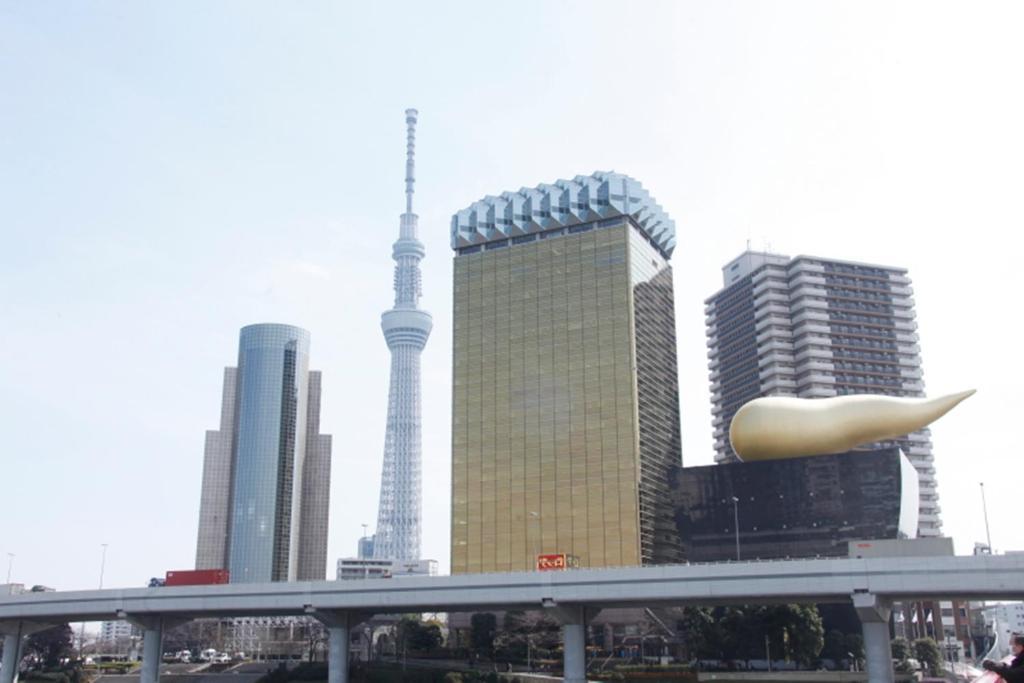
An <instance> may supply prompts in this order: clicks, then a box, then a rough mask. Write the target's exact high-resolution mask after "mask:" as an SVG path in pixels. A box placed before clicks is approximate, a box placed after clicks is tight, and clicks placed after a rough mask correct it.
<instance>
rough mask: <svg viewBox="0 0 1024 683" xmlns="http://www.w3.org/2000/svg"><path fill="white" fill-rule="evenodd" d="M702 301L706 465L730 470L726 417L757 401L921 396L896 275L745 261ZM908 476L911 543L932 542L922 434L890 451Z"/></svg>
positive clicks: (908, 317) (778, 260)
mask: <svg viewBox="0 0 1024 683" xmlns="http://www.w3.org/2000/svg"><path fill="white" fill-rule="evenodd" d="M722 274H723V279H724V287H723V289H722V290H721V291H719V292H718V293H716V294H715V295H714V296H712V297H711V298H709V299H707V301H705V304H706V307H705V309H704V310H705V314H706V315H707V318H706V322H707V336H708V341H707V345H708V349H709V351H708V358H709V359H710V362H709V365H708V367H709V369H710V371H711V373H710V380H711V393H712V396H711V403H712V416H713V430H714V447H715V461H716V462H719V463H724V462H732V461H735V460H736V454H735V453H734V452H733V450H732V446H731V445H730V443H729V425H730V423H731V422H732V418H733V415H735V413H736V411H737V410H738V409H739V408H740V407H741V406H742V405H743V404H744V403H746V402H747V401H750V400H751V399H754V398H757V397H759V396H797V397H800V398H822V397H829V396H842V395H846V394H886V395H889V396H923V394H924V382H923V381H922V372H921V357H920V347H919V346H918V336H917V333H916V331H915V330H916V329H917V324H916V323H915V322H914V300H913V298H912V295H913V290H912V289H911V287H910V278H909V277H907V271H906V270H905V269H903V268H891V267H888V266H879V265H873V264H866V263H854V262H850V261H839V260H835V259H823V258H815V257H810V256H797V257H796V258H789V257H787V256H782V255H779V254H769V253H761V252H754V251H749V250H748V251H746V252H744V253H743V254H741V255H740V256H738V257H737V258H735V259H733V260H732V261H731V262H729V263H728V264H726V266H725V267H724V268H723V269H722ZM894 445H898V446H899V447H900V448H901V449H902V450H903V452H904V453H905V454H906V455H907V458H908V459H909V460H910V462H911V464H913V466H914V468H915V469H916V470H917V473H918V478H919V483H920V509H919V515H918V523H919V526H918V535H920V536H937V535H939V534H940V533H941V523H940V521H939V511H940V510H939V505H938V493H937V490H936V482H935V467H934V464H933V458H932V445H931V440H930V433H929V431H928V430H927V429H923V430H921V431H919V432H915V433H913V434H909V435H907V436H906V437H904V438H902V439H899V440H897V441H896V442H880V443H878V444H874V445H872V446H871V447H872V448H887V447H891V446H894Z"/></svg>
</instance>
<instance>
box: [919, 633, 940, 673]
mask: <svg viewBox="0 0 1024 683" xmlns="http://www.w3.org/2000/svg"><path fill="white" fill-rule="evenodd" d="M913 648H914V657H915V658H916V659H917V661H919V662H921V664H922V665H923V666H924V667H925V668H927V669H928V671H929V672H931V673H932V674H937V673H939V672H940V671H941V670H942V653H941V652H939V646H938V645H937V644H936V643H935V641H934V640H932V639H931V638H918V639H917V640H915V641H914V643H913Z"/></svg>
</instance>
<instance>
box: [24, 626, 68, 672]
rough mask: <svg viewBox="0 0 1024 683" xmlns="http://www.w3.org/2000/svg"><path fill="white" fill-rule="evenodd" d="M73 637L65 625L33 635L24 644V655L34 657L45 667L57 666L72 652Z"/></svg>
mask: <svg viewBox="0 0 1024 683" xmlns="http://www.w3.org/2000/svg"><path fill="white" fill-rule="evenodd" d="M73 642H74V635H73V634H72V632H71V627H70V626H69V625H67V624H63V625H61V626H54V627H53V628H48V629H46V630H45V631H39V632H38V633H33V634H32V635H31V636H29V637H28V641H27V642H26V643H25V654H26V655H35V656H36V657H38V658H39V659H41V660H42V662H43V665H44V666H46V667H54V666H58V665H59V664H60V663H61V660H62V659H64V658H65V657H70V656H71V654H72V651H73Z"/></svg>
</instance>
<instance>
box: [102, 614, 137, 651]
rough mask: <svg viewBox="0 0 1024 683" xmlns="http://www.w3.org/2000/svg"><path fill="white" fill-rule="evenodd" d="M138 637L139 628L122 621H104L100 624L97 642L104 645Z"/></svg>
mask: <svg viewBox="0 0 1024 683" xmlns="http://www.w3.org/2000/svg"><path fill="white" fill-rule="evenodd" d="M138 635H140V632H139V628H138V627H137V626H135V625H134V624H132V623H131V622H129V621H126V620H123V619H117V620H114V621H104V622H103V623H102V624H100V634H99V641H100V642H101V643H103V644H104V645H110V644H113V643H117V642H118V641H125V640H129V639H130V638H132V637H133V636H138Z"/></svg>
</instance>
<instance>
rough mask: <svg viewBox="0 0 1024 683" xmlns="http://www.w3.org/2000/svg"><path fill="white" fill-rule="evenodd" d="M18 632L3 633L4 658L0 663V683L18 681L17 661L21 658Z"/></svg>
mask: <svg viewBox="0 0 1024 683" xmlns="http://www.w3.org/2000/svg"><path fill="white" fill-rule="evenodd" d="M23 639H24V638H23V636H22V635H21V634H20V633H5V634H4V659H3V664H2V665H0V683H18V662H19V661H20V660H21V641H22V640H23Z"/></svg>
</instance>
